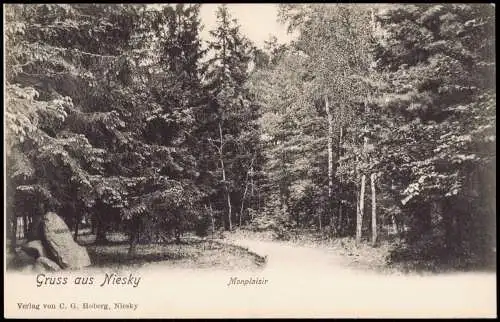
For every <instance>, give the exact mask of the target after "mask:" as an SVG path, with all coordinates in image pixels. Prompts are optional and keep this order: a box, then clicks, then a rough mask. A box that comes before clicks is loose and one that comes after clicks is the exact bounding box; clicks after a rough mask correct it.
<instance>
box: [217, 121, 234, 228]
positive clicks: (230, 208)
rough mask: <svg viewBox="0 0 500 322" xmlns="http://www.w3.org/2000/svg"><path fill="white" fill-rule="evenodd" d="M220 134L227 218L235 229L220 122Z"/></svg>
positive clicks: (230, 226) (220, 153)
mask: <svg viewBox="0 0 500 322" xmlns="http://www.w3.org/2000/svg"><path fill="white" fill-rule="evenodd" d="M219 135H220V147H219V158H220V164H221V169H222V181H223V183H224V187H225V190H226V199H227V208H228V213H227V218H228V223H229V230H230V231H231V230H233V222H232V216H233V214H232V206H231V195H230V193H229V188H228V184H227V181H226V168H225V167H224V155H223V153H222V147H223V145H224V141H223V140H224V138H223V136H222V125H221V123H220V122H219Z"/></svg>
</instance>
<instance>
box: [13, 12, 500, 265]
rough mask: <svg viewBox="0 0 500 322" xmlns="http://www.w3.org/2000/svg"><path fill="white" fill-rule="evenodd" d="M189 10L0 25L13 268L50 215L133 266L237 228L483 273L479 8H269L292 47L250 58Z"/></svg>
mask: <svg viewBox="0 0 500 322" xmlns="http://www.w3.org/2000/svg"><path fill="white" fill-rule="evenodd" d="M200 6H202V5H201V4H192V5H187V4H176V5H157V6H156V7H152V6H150V5H145V4H144V5H143V4H134V5H131V4H71V5H70V4H30V5H21V4H16V5H14V4H11V5H7V6H5V7H4V9H5V23H4V37H5V54H4V58H5V84H4V93H5V94H4V96H5V100H4V101H5V109H4V117H5V121H4V124H5V138H4V143H5V153H6V175H5V181H6V188H7V189H6V192H5V193H6V206H7V211H6V216H7V232H8V237H7V238H8V239H9V240H10V241H11V242H10V246H11V247H10V250H14V248H15V246H16V236H17V235H18V230H19V229H23V230H25V233H29V229H28V228H29V226H30V223H31V222H33V220H34V218H36V217H37V216H42V215H43V214H44V213H46V212H47V211H55V212H56V213H57V214H59V215H60V216H61V217H62V218H63V219H64V221H65V222H66V223H67V225H68V226H69V227H71V229H72V230H73V233H74V236H75V240H76V239H77V237H78V235H79V229H80V230H81V227H83V226H85V225H88V226H90V227H91V229H92V231H93V232H94V233H95V234H96V240H95V243H98V244H99V243H100V244H105V243H106V242H107V234H109V233H110V232H114V231H119V232H122V233H124V234H126V235H127V236H128V238H129V244H130V249H129V251H130V253H133V252H134V251H135V248H136V245H137V244H140V243H144V242H149V241H151V240H155V239H157V238H160V237H161V236H167V237H172V238H177V239H179V238H181V236H183V235H184V234H187V233H194V234H196V235H197V236H200V237H205V236H209V235H210V234H213V233H214V232H219V231H235V230H248V231H273V232H275V233H276V236H277V238H280V239H288V238H290V236H292V235H296V234H298V235H300V234H308V233H310V232H314V233H315V234H319V235H321V236H323V237H324V238H326V239H336V238H350V239H352V240H353V241H354V242H355V243H356V244H357V245H359V244H368V245H370V246H372V247H374V248H376V247H378V246H379V245H380V244H381V243H385V242H389V241H391V242H395V244H394V245H395V246H394V248H393V250H392V252H391V254H390V257H391V260H396V261H397V260H404V259H405V258H412V259H419V260H423V261H424V260H432V259H438V260H441V261H448V260H452V259H453V260H456V259H460V260H461V261H463V262H467V263H471V264H473V265H482V264H483V263H485V262H487V261H488V260H491V258H492V254H493V253H494V252H496V200H495V195H496V181H495V179H494V178H495V175H496V166H495V164H496V90H495V86H496V82H495V75H496V70H495V9H494V7H493V6H491V5H490V4H414V5H413V4H405V5H398V4H390V5H375V4H373V5H355V4H338V5H332V4H280V5H279V17H278V18H279V20H280V22H281V23H282V24H284V25H285V26H286V27H287V28H288V30H289V32H291V33H292V32H293V33H295V34H296V35H297V37H296V39H294V40H293V41H291V42H290V43H282V42H280V41H279V39H278V38H277V37H273V36H271V37H270V38H269V40H268V41H267V42H266V44H265V46H263V47H262V48H260V47H259V46H257V45H255V44H254V43H252V41H251V40H250V39H249V38H248V37H246V36H245V35H244V34H243V32H242V31H241V26H240V25H239V23H238V21H237V20H236V19H234V18H233V16H232V15H231V12H230V10H229V9H228V8H227V6H226V5H220V7H219V8H218V10H217V26H216V28H215V29H213V30H210V39H209V40H204V39H202V38H201V36H200V33H201V30H202V27H203V26H202V22H201V19H200ZM19 222H22V223H23V225H22V226H20V225H19Z"/></svg>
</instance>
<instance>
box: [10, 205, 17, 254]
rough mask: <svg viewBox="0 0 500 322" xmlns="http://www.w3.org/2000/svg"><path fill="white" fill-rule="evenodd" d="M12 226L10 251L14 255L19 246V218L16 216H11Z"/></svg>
mask: <svg viewBox="0 0 500 322" xmlns="http://www.w3.org/2000/svg"><path fill="white" fill-rule="evenodd" d="M11 225H12V230H11V235H10V250H11V251H12V252H13V253H14V252H15V251H16V246H17V216H16V215H15V214H11Z"/></svg>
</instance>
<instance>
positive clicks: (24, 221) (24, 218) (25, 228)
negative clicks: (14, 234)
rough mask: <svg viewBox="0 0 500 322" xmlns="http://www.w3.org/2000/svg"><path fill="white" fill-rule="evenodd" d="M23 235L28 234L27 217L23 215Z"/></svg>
mask: <svg viewBox="0 0 500 322" xmlns="http://www.w3.org/2000/svg"><path fill="white" fill-rule="evenodd" d="M23 233H24V236H26V235H27V234H28V216H27V215H26V214H24V215H23Z"/></svg>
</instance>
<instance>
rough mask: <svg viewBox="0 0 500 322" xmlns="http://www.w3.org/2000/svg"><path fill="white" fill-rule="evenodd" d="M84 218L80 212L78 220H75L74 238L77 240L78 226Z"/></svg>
mask: <svg viewBox="0 0 500 322" xmlns="http://www.w3.org/2000/svg"><path fill="white" fill-rule="evenodd" d="M81 220H82V216H81V212H78V214H77V216H76V222H75V235H74V237H73V239H74V240H75V241H77V239H78V227H79V226H80V221H81Z"/></svg>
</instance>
